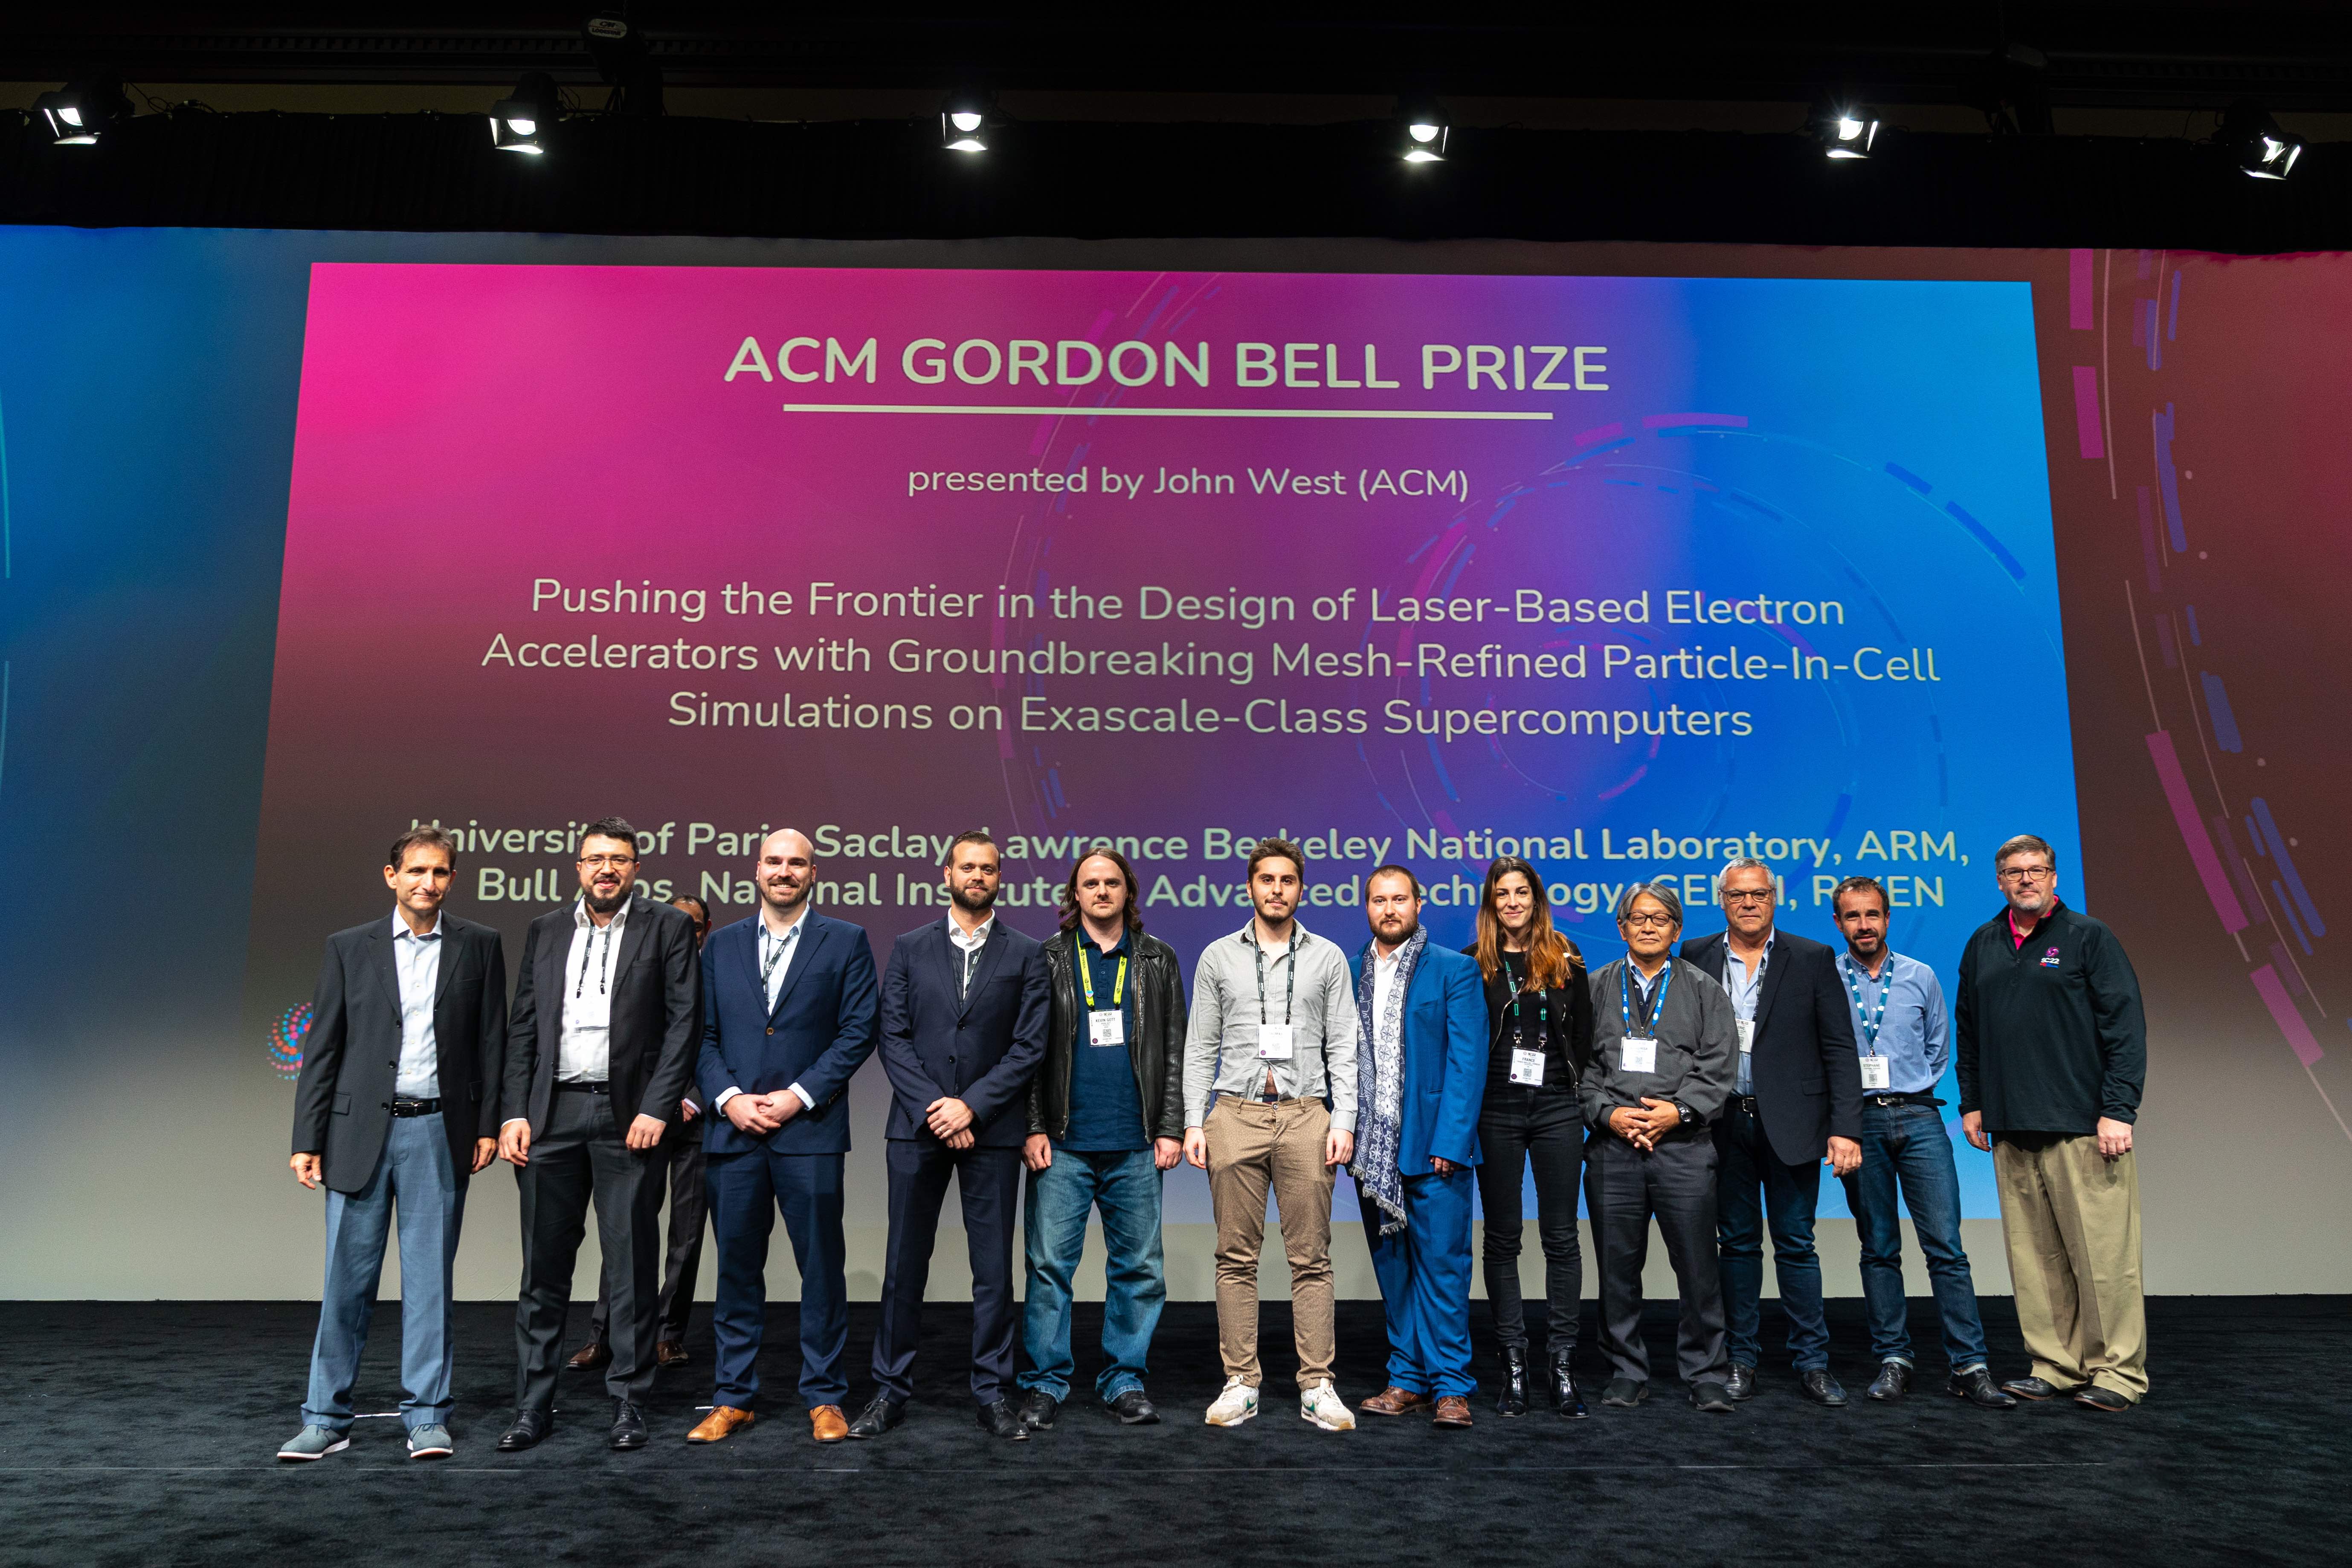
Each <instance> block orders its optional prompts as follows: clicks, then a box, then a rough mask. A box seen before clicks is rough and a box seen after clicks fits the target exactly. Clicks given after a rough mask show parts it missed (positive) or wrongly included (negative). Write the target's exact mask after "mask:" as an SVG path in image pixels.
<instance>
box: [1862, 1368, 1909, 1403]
mask: <svg viewBox="0 0 2352 1568" xmlns="http://www.w3.org/2000/svg"><path fill="white" fill-rule="evenodd" d="M1910 1392H1911V1363H1909V1362H1903V1361H1883V1362H1880V1363H1878V1375H1877V1376H1876V1377H1874V1378H1872V1379H1871V1380H1870V1386H1869V1387H1868V1388H1865V1389H1864V1390H1863V1393H1864V1394H1865V1395H1867V1396H1868V1397H1870V1398H1872V1399H1876V1400H1880V1401H1891V1400H1896V1399H1900V1398H1902V1397H1903V1396H1904V1395H1905V1394H1908V1393H1910Z"/></svg>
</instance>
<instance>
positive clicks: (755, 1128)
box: [687, 827, 875, 1443]
mask: <svg viewBox="0 0 2352 1568" xmlns="http://www.w3.org/2000/svg"><path fill="white" fill-rule="evenodd" d="M815 878H816V849H815V847H814V845H812V844H811V843H810V842H809V841H808V838H807V837H806V836H804V835H803V834H801V833H798V832H795V831H794V830H793V829H792V828H789V827H786V828H780V829H778V830H777V831H776V832H774V833H771V834H770V835H768V837H766V838H765V839H763V840H762V841H761V845H760V858H759V863H758V864H757V865H756V866H755V867H754V868H753V880H754V881H755V882H756V883H757V884H758V886H759V889H760V913H759V916H758V918H757V919H755V920H748V921H737V922H736V923H735V924H733V925H731V926H729V927H728V928H727V929H726V930H724V931H720V932H719V933H718V934H717V935H715V936H713V937H712V938H711V939H710V940H709V942H706V943H704V944H703V949H702V975H703V978H702V1003H703V1006H702V1019H703V1025H702V1058H701V1065H700V1071H699V1073H698V1079H697V1081H698V1083H699V1084H700V1085H701V1089H702V1093H703V1096H704V1100H703V1103H704V1104H706V1105H708V1106H709V1107H710V1109H711V1110H712V1111H713V1112H714V1114H712V1115H710V1116H709V1117H707V1118H705V1120H706V1121H708V1123H709V1131H706V1132H705V1133H704V1134H703V1154H704V1165H705V1169H706V1171H707V1172H708V1176H707V1178H706V1179H707V1180H708V1182H709V1193H710V1217H711V1222H712V1229H713V1231H714V1232H715V1233H716V1235H717V1237H718V1239H719V1300H718V1302H717V1304H716V1307H715V1309H714V1310H713V1311H712V1313H711V1327H712V1329H713V1330H714V1331H715V1332H716V1335H717V1338H718V1342H719V1386H718V1390H717V1392H716V1393H715V1394H713V1395H712V1397H711V1409H710V1415H709V1418H708V1419H707V1420H705V1421H703V1422H702V1424H701V1425H699V1426H696V1427H695V1429H694V1430H693V1431H691V1432H689V1433H688V1434H687V1441H688V1442H689V1443H716V1442H719V1441H721V1440H722V1439H724V1438H727V1437H729V1436H733V1435H734V1433H735V1432H736V1431H737V1430H738V1429H740V1428H741V1427H744V1426H750V1425H751V1420H752V1406H753V1404H754V1402H755V1401H756V1400H757V1399H758V1397H759V1394H760V1378H759V1373H758V1370H757V1365H756V1363H758V1361H759V1357H760V1338H761V1326H762V1323H763V1321H764V1319H765V1316H766V1312H767V1305H768V1287H767V1267H768V1237H769V1235H770V1233H771V1232H772V1230H773V1229H774V1227H775V1220H776V1211H778V1210H781V1211H782V1213H783V1216H784V1231H785V1234H787V1235H788V1236H790V1237H792V1243H793V1261H794V1262H795V1263H796V1264H798V1265H799V1267H800V1272H801V1384H800V1389H801V1397H802V1398H803V1399H804V1400H806V1401H807V1402H808V1406H809V1432H810V1436H813V1437H814V1438H815V1440H816V1441H818V1442H820V1443H838V1442H840V1441H841V1440H842V1439H843V1438H844V1437H845V1436H848V1435H849V1423H848V1422H847V1421H846V1420H845V1419H844V1418H843V1416H842V1414H841V1402H842V1400H843V1399H844V1398H845V1397H846V1396H847V1394H848V1393H849V1384H848V1381H847V1380H846V1379H845V1377H844V1376H843V1375H842V1369H841V1354H842V1351H843V1350H844V1349H845V1347H846V1345H847V1344H848V1342H849V1290H848V1285H847V1283H846V1281H845V1280H844V1279H843V1278H842V1237H841V1169H842V1162H843V1156H844V1155H845V1154H847V1153H848V1152H849V1107H848V1104H847V1090H848V1088H849V1079H850V1075H852V1074H853V1073H855V1072H856V1070H857V1068H858V1064H859V1063H861V1062H863V1061H864V1060H865V1059H866V1058H867V1057H869V1056H871V1055H873V1053H874V1031H875V987H874V951H873V949H872V948H871V947H870V946H868V945H867V943H866V932H865V931H863V930H862V929H861V928H859V927H857V926H854V925H852V924H850V923H849V922H848V921H837V920H833V919H831V918H829V917H827V916H824V915H821V914H819V913H817V912H816V911H815V910H813V909H811V908H810V907H809V902H808V898H809V892H810V889H812V888H813V887H814V883H815Z"/></svg>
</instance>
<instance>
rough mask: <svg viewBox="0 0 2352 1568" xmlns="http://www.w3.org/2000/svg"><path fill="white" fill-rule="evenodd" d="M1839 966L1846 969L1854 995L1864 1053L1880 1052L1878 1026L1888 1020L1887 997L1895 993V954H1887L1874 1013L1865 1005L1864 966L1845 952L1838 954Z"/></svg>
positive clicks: (1855, 1020)
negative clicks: (1876, 1008) (1883, 976)
mask: <svg viewBox="0 0 2352 1568" xmlns="http://www.w3.org/2000/svg"><path fill="white" fill-rule="evenodd" d="M1838 967H1839V968H1840V969H1843V970H1844V971H1845V988H1846V991H1847V993H1848V994H1850V995H1852V996H1853V1016H1854V1022H1855V1023H1857V1024H1860V1025H1861V1026H1862V1043H1863V1045H1864V1047H1866V1048H1865V1049H1864V1052H1863V1055H1864V1056H1871V1057H1874V1056H1876V1055H1877V1054H1878V1026H1880V1025H1882V1024H1884V1023H1885V1022H1886V999H1887V998H1888V997H1890V996H1892V995H1894V994H1895V955H1894V954H1893V953H1891V952H1890V953H1888V954H1887V955H1886V978H1885V979H1884V980H1881V981H1880V982H1879V983H1878V1011H1877V1012H1876V1013H1872V1012H1871V1010H1870V1009H1869V1008H1868V1007H1866V1006H1864V1005H1863V1000H1862V973H1863V972H1862V966H1861V965H1860V964H1857V963H1854V962H1853V960H1852V959H1850V958H1848V957H1847V956H1846V955H1845V954H1844V953H1842V952H1841V953H1839V954H1838Z"/></svg>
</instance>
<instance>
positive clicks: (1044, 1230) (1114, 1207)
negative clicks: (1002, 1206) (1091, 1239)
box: [1020, 1147, 1168, 1405]
mask: <svg viewBox="0 0 2352 1568" xmlns="http://www.w3.org/2000/svg"><path fill="white" fill-rule="evenodd" d="M1097 1205H1100V1207H1101V1209H1102V1226H1103V1246H1104V1248H1105V1250H1106V1251H1107V1253H1108V1257H1107V1258H1106V1259H1105V1262H1104V1268H1103V1284H1104V1296H1103V1335H1102V1352H1103V1369H1102V1371H1101V1372H1100V1373H1098V1374H1097V1376H1096V1378H1095V1393H1096V1394H1098V1395H1100V1396H1101V1398H1102V1400H1103V1403H1105V1404H1106V1405H1108V1403H1110V1401H1112V1400H1114V1399H1117V1398H1118V1396H1119V1395H1120V1394H1125V1393H1126V1392H1127V1391H1128V1390H1129V1389H1131V1388H1141V1387H1142V1386H1143V1378H1144V1373H1145V1365H1144V1363H1145V1360H1146V1358H1147V1357H1148V1356H1149V1355H1150V1351H1151V1333H1152V1331H1153V1330H1154V1329H1156V1328H1158V1327H1159V1326H1160V1307H1161V1305H1162V1304H1163V1303H1165V1302H1166V1300H1168V1279H1167V1274H1166V1271H1165V1269H1164V1268H1162V1266H1161V1261H1160V1170H1159V1167H1158V1166H1156V1165H1155V1164H1153V1163H1152V1160H1151V1151H1150V1150H1149V1149H1138V1150H1135V1151H1133V1152H1117V1153H1097V1152H1093V1151H1089V1150H1082V1149H1063V1148H1058V1147H1057V1148H1055V1151H1054V1163H1052V1164H1050V1165H1048V1166H1046V1167H1045V1169H1044V1170H1042V1171H1032V1172H1031V1173H1029V1202H1028V1214H1027V1219H1026V1225H1027V1229H1028V1255H1029V1257H1028V1279H1029V1285H1028V1300H1027V1301H1026V1302H1025V1303H1024V1306H1023V1308H1022V1314H1021V1348H1022V1349H1023V1350H1024V1351H1025V1352H1028V1356H1029V1370H1027V1371H1026V1372H1024V1373H1022V1374H1021V1378H1020V1383H1021V1386H1022V1387H1023V1388H1024V1389H1036V1390H1038V1391H1040V1392H1042V1393H1045V1394H1051V1395H1053V1396H1054V1397H1055V1399H1057V1400H1058V1399H1067V1398H1068V1397H1069V1396H1070V1373H1071V1372H1072V1371H1073V1370H1074V1366H1073V1363H1072V1362H1071V1359H1070V1280H1071V1278H1072V1276H1074V1275H1076V1273H1077V1271H1078V1259H1079V1258H1080V1257H1081V1256H1083V1254H1084V1253H1085V1251H1086V1245H1087V1212H1088V1211H1089V1210H1091V1209H1093V1208H1095V1207H1096V1206H1097Z"/></svg>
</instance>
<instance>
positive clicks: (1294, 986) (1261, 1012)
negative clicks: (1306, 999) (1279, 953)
mask: <svg viewBox="0 0 2352 1568" xmlns="http://www.w3.org/2000/svg"><path fill="white" fill-rule="evenodd" d="M1305 934H1306V933H1305V932H1303V931H1300V930H1299V929H1298V928H1297V926H1296V925H1294V926H1292V927H1291V928H1290V945H1289V946H1288V947H1286V948H1285V949H1283V952H1285V953H1286V955H1288V957H1289V959H1290V966H1289V967H1288V968H1286V969H1285V970H1284V971H1283V972H1282V1022H1283V1025H1284V1026H1285V1027H1287V1026H1289V1024H1290V999H1291V997H1292V995H1293V994H1295V993H1297V990H1298V939H1299V938H1300V937H1301V936H1303V935H1305ZM1250 952H1251V954H1252V955H1253V956H1255V958H1256V959H1257V1021H1258V1022H1259V1023H1261V1024H1263V1023H1265V949H1264V948H1263V947H1260V946H1259V945H1258V942H1257V933H1256V932H1255V931H1252V932H1251V933H1250Z"/></svg>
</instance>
